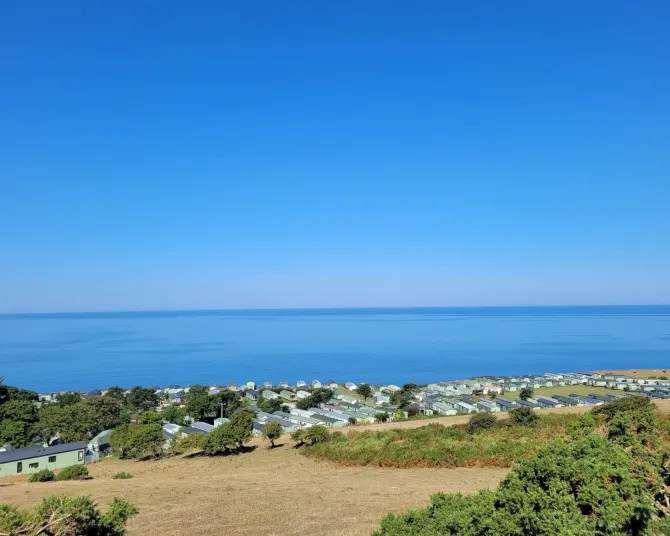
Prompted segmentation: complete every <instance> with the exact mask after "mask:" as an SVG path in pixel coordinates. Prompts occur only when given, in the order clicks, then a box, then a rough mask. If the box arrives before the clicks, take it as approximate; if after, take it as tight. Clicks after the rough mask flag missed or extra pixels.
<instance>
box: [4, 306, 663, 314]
mask: <svg viewBox="0 0 670 536" xmlns="http://www.w3.org/2000/svg"><path fill="white" fill-rule="evenodd" d="M596 307H597V308H602V309H605V308H607V309H614V308H620V307H642V308H647V307H670V303H667V304H666V303H620V304H595V303H594V304H576V305H569V304H563V305H553V304H543V305H537V304H535V305H531V304H528V305H385V306H374V305H365V306H350V307H348V306H336V307H238V308H231V309H226V308H223V309H119V310H111V309H108V310H98V311H40V312H24V313H16V312H0V317H29V316H66V315H109V314H125V315H132V314H166V313H236V312H239V313H242V312H243V313H250V312H281V311H350V310H357V311H370V310H384V311H393V310H408V309H415V310H438V309H466V310H467V309H548V308H562V309H567V308H570V309H587V308H596Z"/></svg>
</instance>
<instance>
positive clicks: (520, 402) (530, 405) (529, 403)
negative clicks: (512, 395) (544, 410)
mask: <svg viewBox="0 0 670 536" xmlns="http://www.w3.org/2000/svg"><path fill="white" fill-rule="evenodd" d="M514 402H516V404H517V405H519V406H525V407H527V408H536V407H537V402H533V401H532V400H521V399H520V398H517V399H516V400H515V401H514Z"/></svg>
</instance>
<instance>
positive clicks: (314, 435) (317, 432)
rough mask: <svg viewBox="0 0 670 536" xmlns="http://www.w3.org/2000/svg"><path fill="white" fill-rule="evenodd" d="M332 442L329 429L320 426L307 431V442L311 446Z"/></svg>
mask: <svg viewBox="0 0 670 536" xmlns="http://www.w3.org/2000/svg"><path fill="white" fill-rule="evenodd" d="M329 440H330V434H329V433H328V428H326V427H325V426H321V425H319V424H317V425H315V426H311V427H309V428H307V429H306V430H305V441H306V442H307V443H309V444H310V445H316V444H317V443H325V442H327V441H329Z"/></svg>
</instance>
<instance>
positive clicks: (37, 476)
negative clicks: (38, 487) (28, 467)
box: [28, 469, 56, 482]
mask: <svg viewBox="0 0 670 536" xmlns="http://www.w3.org/2000/svg"><path fill="white" fill-rule="evenodd" d="M53 480H56V475H54V473H53V471H52V470H51V469H42V470H41V471H37V473H33V474H32V475H30V478H29V479H28V482H51V481H53Z"/></svg>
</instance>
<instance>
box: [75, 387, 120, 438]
mask: <svg viewBox="0 0 670 536" xmlns="http://www.w3.org/2000/svg"><path fill="white" fill-rule="evenodd" d="M86 406H88V407H89V408H90V410H91V411H92V412H93V422H94V425H93V426H92V427H91V428H90V429H89V433H90V434H91V435H93V436H95V435H97V434H99V433H100V432H102V431H103V430H111V429H113V428H116V427H117V426H121V425H122V424H125V423H127V422H129V421H130V413H129V411H128V409H127V408H126V407H125V406H124V404H123V402H122V401H121V400H119V399H118V398H116V397H114V396H107V395H104V396H92V397H90V398H86V399H84V400H83V401H82V402H80V403H78V404H75V405H74V406H73V407H76V408H86ZM82 411H85V412H86V411H87V410H86V409H82Z"/></svg>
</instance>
